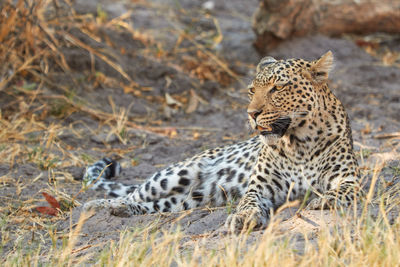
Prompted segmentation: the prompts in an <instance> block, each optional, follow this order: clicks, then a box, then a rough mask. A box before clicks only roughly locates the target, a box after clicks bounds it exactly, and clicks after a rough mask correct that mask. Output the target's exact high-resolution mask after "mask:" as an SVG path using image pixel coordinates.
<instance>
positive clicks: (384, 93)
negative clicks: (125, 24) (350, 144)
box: [0, 0, 400, 253]
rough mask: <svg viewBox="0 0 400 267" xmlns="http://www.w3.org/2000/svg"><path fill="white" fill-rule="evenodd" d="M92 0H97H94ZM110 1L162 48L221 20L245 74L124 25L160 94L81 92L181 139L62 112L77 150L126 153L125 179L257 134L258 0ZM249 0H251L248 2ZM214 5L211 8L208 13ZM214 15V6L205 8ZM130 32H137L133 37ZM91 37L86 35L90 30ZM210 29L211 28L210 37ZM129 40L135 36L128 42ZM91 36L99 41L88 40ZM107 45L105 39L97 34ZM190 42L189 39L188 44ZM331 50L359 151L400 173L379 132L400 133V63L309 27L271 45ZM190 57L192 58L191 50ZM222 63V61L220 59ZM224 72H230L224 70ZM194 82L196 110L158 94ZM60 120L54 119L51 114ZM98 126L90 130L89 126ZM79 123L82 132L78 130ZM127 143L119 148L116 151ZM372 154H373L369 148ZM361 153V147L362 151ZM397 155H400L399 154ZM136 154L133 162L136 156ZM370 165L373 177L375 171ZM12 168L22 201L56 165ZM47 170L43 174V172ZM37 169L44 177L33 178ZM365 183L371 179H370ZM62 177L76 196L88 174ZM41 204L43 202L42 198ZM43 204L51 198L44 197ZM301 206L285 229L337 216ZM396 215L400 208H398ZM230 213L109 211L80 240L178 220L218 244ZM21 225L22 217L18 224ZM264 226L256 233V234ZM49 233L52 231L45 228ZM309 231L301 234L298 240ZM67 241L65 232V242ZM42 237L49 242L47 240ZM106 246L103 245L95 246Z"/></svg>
mask: <svg viewBox="0 0 400 267" xmlns="http://www.w3.org/2000/svg"><path fill="white" fill-rule="evenodd" d="M89 2H90V3H89ZM99 2H100V3H101V4H102V9H103V10H104V11H105V12H107V14H108V15H109V16H110V17H116V16H120V15H122V14H124V13H126V12H127V11H130V12H131V15H130V19H131V22H132V25H133V26H134V27H135V29H137V30H138V31H140V32H146V34H147V35H149V36H151V37H152V38H153V39H154V41H155V42H161V43H162V44H163V50H164V51H167V52H168V51H172V50H173V49H174V46H175V45H176V42H177V40H178V32H179V31H180V30H182V29H184V30H187V31H190V32H198V33H199V36H198V38H197V39H196V41H198V42H203V43H206V40H205V39H206V38H205V37H204V36H202V35H201V33H204V32H208V31H211V32H212V33H215V22H214V20H213V18H215V19H216V20H217V21H218V25H219V27H220V30H221V33H222V36H223V40H222V42H220V43H219V44H218V45H217V46H216V47H214V49H215V51H216V54H217V55H218V56H220V57H221V58H224V59H225V60H226V62H229V66H228V67H229V68H230V69H232V70H233V71H234V72H235V73H237V75H238V77H239V81H235V80H234V79H232V78H231V80H230V81H229V82H227V83H226V84H225V85H224V84H223V83H222V84H221V83H217V82H215V81H212V80H207V79H206V80H205V81H201V80H200V79H199V78H198V77H196V75H195V74H194V73H193V72H192V73H190V74H188V72H187V71H186V70H185V67H186V65H185V64H183V63H182V62H185V60H186V62H187V57H188V56H190V57H195V56H196V55H195V54H194V53H192V52H191V51H190V50H188V51H183V52H177V54H178V56H177V57H172V56H171V57H170V58H169V59H168V58H167V57H166V58H167V59H168V60H167V59H166V58H164V59H161V60H160V59H156V58H154V57H152V56H148V55H146V54H143V53H141V52H140V51H141V49H142V48H143V43H142V42H139V41H137V42H135V41H132V40H131V38H130V37H129V36H127V35H126V34H119V33H112V32H111V33H110V32H108V33H107V34H110V35H112V36H113V41H114V43H116V44H118V47H115V51H116V52H117V51H120V49H121V48H124V50H125V51H126V52H125V53H124V55H119V56H118V62H119V64H121V66H123V68H124V69H125V70H126V72H127V73H128V74H129V75H130V76H131V77H132V78H133V79H134V81H135V82H137V83H139V84H140V85H142V86H147V87H151V88H152V90H151V91H149V92H144V93H143V94H144V96H156V97H153V98H146V97H136V96H134V95H133V94H125V93H124V92H123V90H122V89H120V88H115V87H112V86H109V87H108V86H99V87H97V88H87V87H85V86H84V85H82V86H81V87H80V88H76V93H77V94H78V95H79V96H81V97H82V98H83V99H85V100H86V101H88V102H89V103H90V104H91V105H93V106H94V107H96V108H98V109H101V110H104V111H107V112H110V111H111V110H112V108H111V106H110V102H109V97H110V96H111V97H112V100H113V102H114V103H115V105H116V106H119V107H126V108H128V107H129V115H130V118H132V119H133V120H134V121H136V122H138V121H141V122H142V123H143V124H144V125H147V124H149V125H156V123H158V124H160V123H161V125H162V126H165V127H171V128H173V129H174V130H175V131H176V134H177V136H176V137H175V138H169V137H167V136H163V135H159V134H155V133H151V132H147V131H143V130H138V129H133V128H131V129H129V130H128V131H127V133H126V134H127V143H126V144H123V143H121V142H119V141H118V139H117V138H115V136H112V135H111V136H109V137H108V139H107V138H106V136H107V134H108V133H109V130H110V129H109V128H108V126H105V125H102V124H99V123H98V122H97V121H96V120H95V119H93V118H92V117H90V116H88V115H86V114H82V113H78V112H77V113H73V114H71V115H70V116H68V117H66V118H64V119H63V120H62V121H61V123H63V124H64V125H68V124H70V123H73V122H76V124H74V125H75V126H74V128H71V129H70V130H66V131H64V132H63V134H62V135H60V136H58V138H59V139H60V140H62V142H64V143H65V144H67V145H69V146H71V147H74V148H78V149H76V150H71V151H70V152H71V153H74V154H76V155H79V154H86V155H88V156H90V157H91V158H93V159H100V158H101V157H103V156H105V155H115V154H118V156H119V157H120V158H121V159H120V161H121V162H122V165H123V167H124V171H123V173H122V174H121V176H120V177H119V178H118V180H119V181H122V182H126V183H140V182H142V181H143V180H144V179H145V178H146V177H147V176H149V175H150V174H152V173H153V172H154V171H156V170H158V169H160V168H162V167H163V166H166V165H168V164H170V163H173V162H176V161H179V160H182V159H185V158H187V157H189V156H191V155H193V154H195V153H197V152H201V151H202V150H204V149H206V148H211V147H215V146H217V145H221V144H230V143H233V142H237V141H239V140H243V139H246V138H248V137H249V136H250V133H249V131H248V130H247V128H246V103H247V96H246V93H245V91H243V89H245V84H246V83H247V82H248V81H250V80H251V77H252V75H253V74H254V66H255V64H256V63H257V62H258V60H259V59H260V58H261V55H259V54H258V53H257V52H256V51H255V50H254V49H253V47H252V40H253V39H254V35H253V32H252V29H251V15H252V13H253V11H254V9H255V7H256V5H257V4H258V1H256V0H251V1H240V0H234V1H229V2H227V1H214V3H215V6H214V8H213V9H211V11H206V10H205V9H204V8H202V3H203V2H204V1H189V0H185V1H179V3H180V5H181V7H182V8H183V9H184V10H185V12H179V11H178V9H179V7H177V6H176V2H175V1H161V0H160V1H151V2H150V1H149V2H146V4H141V3H140V1H139V2H138V3H130V2H129V3H128V2H125V1H111V0H103V1H99ZM244 2H245V3H244ZM75 8H76V10H77V11H78V12H81V13H87V12H92V13H96V11H97V2H95V1H84V0H78V1H76V2H75ZM207 12H208V13H207ZM207 14H208V15H207ZM128 37H129V38H128ZM82 38H84V37H82ZM207 38H211V37H207ZM128 40H129V41H128ZM85 41H87V42H94V41H90V40H86V39H85ZM93 45H98V46H101V44H98V43H93ZM185 46H188V47H189V43H187V44H186V43H185V42H183V43H182V44H181V46H180V47H181V48H185ZM327 50H331V51H332V52H333V53H334V56H335V64H336V67H335V69H334V70H333V72H332V75H331V82H330V87H331V89H332V90H333V91H334V93H335V94H336V95H337V96H338V98H339V99H341V100H342V102H343V104H344V105H345V107H346V109H347V111H348V113H349V116H350V119H351V126H352V129H353V138H354V140H355V149H356V151H357V152H358V154H359V155H360V154H362V153H364V152H362V153H360V151H361V150H365V151H367V152H368V156H369V157H367V156H364V157H360V156H359V158H360V164H361V166H362V167H363V168H364V169H368V168H369V169H373V167H374V162H376V161H377V160H378V159H384V162H385V164H386V165H385V168H386V169H384V171H383V172H382V174H381V176H380V179H379V182H380V183H382V182H384V181H392V180H393V181H395V182H397V179H398V178H399V177H396V176H395V174H394V173H393V172H391V169H390V166H392V167H398V166H399V158H398V156H397V158H396V153H394V152H393V151H395V152H396V149H397V152H399V145H398V144H399V143H398V142H399V141H398V139H397V140H393V139H387V138H381V139H379V138H376V137H379V136H380V135H382V134H386V133H392V132H397V131H399V129H400V88H399V84H400V69H399V68H398V67H394V66H385V65H384V64H383V63H382V62H381V60H379V59H377V58H375V57H373V56H371V55H369V54H367V53H366V52H365V51H364V50H363V49H362V48H360V47H358V46H357V45H356V44H355V43H354V42H353V41H352V40H351V39H349V38H344V37H343V38H338V39H335V38H329V37H324V36H311V37H306V38H302V39H295V40H290V41H288V42H286V43H283V44H282V45H281V46H279V47H278V48H276V49H275V50H273V51H270V52H269V55H272V56H274V57H276V58H291V57H298V58H305V59H315V58H317V57H319V56H320V55H322V54H323V53H325V52H326V51H327ZM66 55H67V60H68V63H69V64H70V65H71V66H72V67H73V68H74V69H76V70H77V71H78V72H79V71H82V72H84V71H85V70H87V69H88V68H90V57H89V55H86V54H82V53H81V52H80V51H78V50H74V49H70V50H69V51H66ZM185 57H186V58H185ZM213 64H215V62H214V63H213ZM96 68H97V69H98V70H99V71H101V72H103V73H107V74H108V75H109V76H111V77H114V78H115V79H123V78H121V76H120V74H118V73H117V72H116V71H115V70H113V69H111V68H110V67H109V66H107V65H106V64H104V63H102V62H101V61H98V60H96ZM222 80H223V79H222ZM60 83H68V80H67V79H64V80H63V79H62V77H61V78H60ZM190 89H194V90H195V91H196V94H197V95H198V96H200V97H201V99H203V100H204V101H201V102H200V103H199V105H198V106H197V108H196V110H195V111H194V112H192V113H187V112H185V109H184V108H180V109H173V108H170V107H169V106H166V105H165V104H161V103H160V102H159V101H157V97H159V98H164V97H165V94H166V93H168V94H171V95H179V94H182V95H185V94H186V96H187V95H189V94H190V93H189V91H190ZM51 120H54V121H57V122H60V121H59V120H57V119H56V118H54V119H51V118H50V119H49V123H50V122H51ZM88 129H90V130H88ZM76 132H79V136H77V135H76ZM118 149H119V151H123V152H118V153H112V151H117V150H118ZM364 154H365V153H364ZM364 154H363V155H364ZM397 155H398V154H397ZM132 162H135V164H136V165H135V166H134V164H132ZM56 170H59V171H63V172H67V173H70V174H71V177H73V178H74V179H77V180H78V179H80V178H81V175H82V173H83V170H84V166H83V164H82V166H62V167H58V168H56ZM366 173H367V178H368V177H370V174H368V172H366ZM4 175H10V176H12V177H14V178H18V179H20V182H21V183H26V186H25V187H24V188H22V189H18V186H17V185H13V184H7V186H4V187H0V195H2V196H4V199H7V198H9V199H15V193H16V191H17V190H21V191H20V193H19V194H18V200H21V201H22V200H24V199H28V198H31V197H32V196H35V197H36V198H37V199H40V198H41V196H40V192H41V190H43V188H46V187H47V183H48V182H49V181H48V173H47V171H42V170H40V169H39V168H38V167H37V166H36V165H35V164H33V163H26V164H19V165H16V166H13V167H12V168H11V167H10V166H8V165H6V164H3V165H0V177H1V176H4ZM40 175H41V176H40ZM35 177H39V178H38V179H36V180H35V182H31V181H33V179H34V178H35ZM365 184H366V185H368V179H366V181H365ZM57 186H58V188H59V190H61V191H62V192H64V193H65V194H69V195H76V194H77V193H78V192H79V190H80V188H81V183H80V181H74V180H72V179H61V180H60V181H58V183H57ZM103 196H104V195H103V193H101V192H93V191H86V192H84V193H80V194H79V195H78V196H77V201H79V202H80V203H84V202H86V201H88V200H91V199H95V198H99V197H103ZM37 203H38V204H40V202H37ZM42 204H43V203H42ZM294 214H295V210H293V209H287V210H284V211H283V212H282V213H281V214H279V215H278V218H279V219H280V220H282V223H281V224H280V225H279V227H278V228H277V231H281V232H283V233H285V232H286V233H299V232H304V231H305V232H307V233H309V234H310V238H312V237H313V236H315V235H316V234H317V233H318V230H319V229H320V227H321V225H325V224H328V225H329V224H333V223H334V222H335V220H336V215H333V214H331V213H329V212H328V211H324V212H322V213H321V212H320V211H307V212H303V213H302V216H296V215H294ZM79 215H80V207H77V208H75V209H74V210H73V211H72V213H71V216H72V222H75V221H76V220H77V219H78V217H79ZM393 216H396V214H393ZM226 217H227V208H218V209H202V210H194V211H190V212H186V213H184V214H155V215H145V216H135V217H132V218H119V217H114V216H111V215H109V214H107V213H106V212H104V211H101V212H99V213H97V214H95V215H94V216H92V217H91V218H90V219H89V220H88V221H87V222H86V224H85V225H84V227H83V230H82V233H83V235H82V238H81V239H80V240H79V242H78V244H77V245H78V246H83V245H85V244H90V245H94V244H100V243H103V242H106V241H108V240H111V239H112V240H118V239H119V237H120V232H121V230H124V229H135V228H138V227H143V226H146V225H149V224H152V225H153V227H155V229H171V228H174V227H176V226H177V225H178V224H179V225H180V226H181V230H182V231H183V233H184V234H185V236H186V237H187V239H186V240H187V243H186V244H187V245H188V246H190V245H191V244H192V243H191V242H195V241H193V240H198V239H199V238H202V239H204V240H205V242H206V243H207V244H210V245H215V244H216V243H217V242H216V241H217V240H220V239H221V238H223V236H224V235H225V233H224V229H223V227H222V226H223V224H224V221H225V219H226ZM69 219H70V218H69V214H66V215H65V216H64V219H63V220H59V221H57V222H55V225H56V228H57V229H58V230H59V231H60V232H63V231H68V229H69V226H70V220H69ZM15 227H17V226H15ZM15 227H14V228H13V227H11V226H10V232H13V233H14V232H15V230H16V229H15ZM262 232H263V231H262V230H261V231H256V232H253V233H252V234H251V238H253V239H257V237H259V236H261V234H262ZM44 235H45V234H44ZM30 238H31V236H30V235H29V233H27V234H25V235H24V236H22V237H20V240H29V239H30ZM303 241H304V240H302V239H301V238H298V239H295V241H294V242H298V246H299V247H301V244H302V242H303ZM60 242H61V241H60ZM44 246H49V244H47V243H45V244H44ZM14 248H15V243H13V242H10V243H9V244H7V245H6V246H5V247H4V249H3V253H7V252H8V251H10V250H12V249H14ZM97 249H98V248H97Z"/></svg>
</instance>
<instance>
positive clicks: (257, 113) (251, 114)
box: [247, 110, 262, 119]
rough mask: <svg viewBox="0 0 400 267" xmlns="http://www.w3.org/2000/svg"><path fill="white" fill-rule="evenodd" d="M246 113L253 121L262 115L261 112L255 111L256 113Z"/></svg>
mask: <svg viewBox="0 0 400 267" xmlns="http://www.w3.org/2000/svg"><path fill="white" fill-rule="evenodd" d="M247 113H248V114H249V115H250V117H252V118H253V119H257V117H258V116H259V115H260V114H261V113H262V111H261V110H256V111H249V110H248V111H247Z"/></svg>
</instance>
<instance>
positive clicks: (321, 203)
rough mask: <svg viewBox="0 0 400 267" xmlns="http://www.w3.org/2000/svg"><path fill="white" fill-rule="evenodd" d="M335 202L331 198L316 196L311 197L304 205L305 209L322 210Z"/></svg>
mask: <svg viewBox="0 0 400 267" xmlns="http://www.w3.org/2000/svg"><path fill="white" fill-rule="evenodd" d="M334 204H335V200H334V199H333V198H332V199H331V198H328V197H327V198H321V197H317V198H314V199H312V200H311V201H310V202H309V203H308V204H307V206H306V209H307V210H321V209H322V210H323V209H329V208H331V207H332V206H333V205H334Z"/></svg>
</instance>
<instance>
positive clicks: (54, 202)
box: [42, 192, 61, 209]
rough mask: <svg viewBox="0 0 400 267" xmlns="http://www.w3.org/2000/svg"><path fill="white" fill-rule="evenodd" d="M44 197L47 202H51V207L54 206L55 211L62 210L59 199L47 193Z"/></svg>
mask: <svg viewBox="0 0 400 267" xmlns="http://www.w3.org/2000/svg"><path fill="white" fill-rule="evenodd" d="M42 195H43V196H44V198H45V199H46V201H47V202H49V204H50V206H52V207H53V208H54V209H61V206H60V203H58V201H57V199H55V198H54V197H52V196H50V195H49V194H47V193H46V192H42Z"/></svg>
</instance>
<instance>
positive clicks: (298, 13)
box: [253, 0, 400, 53]
mask: <svg viewBox="0 0 400 267" xmlns="http://www.w3.org/2000/svg"><path fill="white" fill-rule="evenodd" d="M253 29H254V31H255V33H256V35H257V39H256V41H255V46H256V47H257V49H258V50H259V51H261V52H263V53H265V52H266V51H267V50H268V49H271V48H273V47H275V46H276V45H278V44H279V42H281V41H283V40H286V39H288V38H290V37H297V36H304V35H308V34H315V33H321V34H324V35H329V36H335V35H336V36H337V35H340V34H343V33H357V34H368V33H373V32H386V33H400V0H262V1H261V2H260V6H259V7H258V9H257V10H256V12H255V14H254V16H253Z"/></svg>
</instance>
